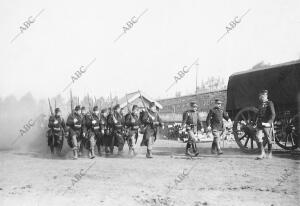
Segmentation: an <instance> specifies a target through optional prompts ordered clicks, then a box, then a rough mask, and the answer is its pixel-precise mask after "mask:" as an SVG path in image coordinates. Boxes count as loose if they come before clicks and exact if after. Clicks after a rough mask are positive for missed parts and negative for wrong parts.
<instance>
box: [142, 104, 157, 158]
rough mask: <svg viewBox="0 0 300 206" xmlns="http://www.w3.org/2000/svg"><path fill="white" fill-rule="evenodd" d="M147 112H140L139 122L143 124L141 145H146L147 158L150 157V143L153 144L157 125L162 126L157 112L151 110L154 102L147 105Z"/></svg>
mask: <svg viewBox="0 0 300 206" xmlns="http://www.w3.org/2000/svg"><path fill="white" fill-rule="evenodd" d="M149 107H150V109H148V112H147V111H146V112H141V117H140V120H141V123H142V124H143V125H144V132H143V133H144V135H143V140H142V142H141V146H146V147H147V154H146V157H147V158H152V145H153V144H154V142H155V140H156V138H157V133H158V129H159V127H162V121H161V118H160V117H159V115H158V113H157V112H154V111H152V110H151V108H155V103H154V102H152V103H150V105H149Z"/></svg>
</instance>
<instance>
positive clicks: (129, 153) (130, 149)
mask: <svg viewBox="0 0 300 206" xmlns="http://www.w3.org/2000/svg"><path fill="white" fill-rule="evenodd" d="M132 152H133V149H132V147H131V146H129V151H128V155H132Z"/></svg>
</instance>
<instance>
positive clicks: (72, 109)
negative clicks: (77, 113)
mask: <svg viewBox="0 0 300 206" xmlns="http://www.w3.org/2000/svg"><path fill="white" fill-rule="evenodd" d="M70 98H71V114H72V115H73V96H72V90H70Z"/></svg>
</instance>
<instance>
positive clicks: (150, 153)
mask: <svg viewBox="0 0 300 206" xmlns="http://www.w3.org/2000/svg"><path fill="white" fill-rule="evenodd" d="M146 157H147V158H153V156H152V152H151V150H150V149H147V153H146Z"/></svg>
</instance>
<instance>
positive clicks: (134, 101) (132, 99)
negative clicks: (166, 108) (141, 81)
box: [118, 91, 163, 112]
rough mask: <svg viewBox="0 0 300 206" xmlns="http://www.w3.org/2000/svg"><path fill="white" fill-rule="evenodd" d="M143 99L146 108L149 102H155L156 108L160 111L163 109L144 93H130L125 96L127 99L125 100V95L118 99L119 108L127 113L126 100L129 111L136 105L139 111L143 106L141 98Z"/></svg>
mask: <svg viewBox="0 0 300 206" xmlns="http://www.w3.org/2000/svg"><path fill="white" fill-rule="evenodd" d="M140 96H142V98H143V100H144V102H145V105H146V107H149V104H150V102H155V104H156V106H157V107H158V108H159V109H160V110H161V109H162V108H163V106H162V105H161V104H160V103H159V102H158V101H155V100H154V99H153V98H151V97H149V96H148V95H146V94H145V93H144V92H142V91H141V92H139V91H136V92H132V93H129V94H127V99H126V95H125V96H124V97H122V98H121V99H119V101H118V102H119V104H120V107H121V108H124V110H125V111H126V112H127V100H128V103H129V108H130V109H131V108H132V106H133V105H137V106H138V107H139V108H140V109H143V108H144V105H143V103H142V100H141V97H140Z"/></svg>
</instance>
